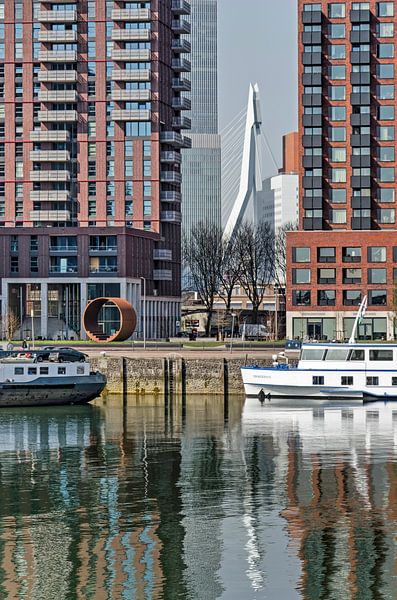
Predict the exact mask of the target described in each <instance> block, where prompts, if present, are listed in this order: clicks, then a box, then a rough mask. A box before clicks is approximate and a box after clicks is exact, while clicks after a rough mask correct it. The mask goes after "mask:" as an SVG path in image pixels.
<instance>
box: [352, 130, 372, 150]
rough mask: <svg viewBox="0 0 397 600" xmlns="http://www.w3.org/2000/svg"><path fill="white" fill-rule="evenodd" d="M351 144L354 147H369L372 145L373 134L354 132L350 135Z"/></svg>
mask: <svg viewBox="0 0 397 600" xmlns="http://www.w3.org/2000/svg"><path fill="white" fill-rule="evenodd" d="M350 145H351V146H352V147H353V148H359V147H368V146H370V145H371V136H370V135H369V133H366V134H364V135H360V134H357V133H354V134H352V135H351V136H350Z"/></svg>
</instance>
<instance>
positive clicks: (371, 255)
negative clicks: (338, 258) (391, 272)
mask: <svg viewBox="0 0 397 600" xmlns="http://www.w3.org/2000/svg"><path fill="white" fill-rule="evenodd" d="M386 259H387V254H386V248H385V247H384V246H371V247H369V248H368V262H378V263H379V262H386Z"/></svg>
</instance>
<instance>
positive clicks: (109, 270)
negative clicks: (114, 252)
mask: <svg viewBox="0 0 397 600" xmlns="http://www.w3.org/2000/svg"><path fill="white" fill-rule="evenodd" d="M98 273H101V274H102V275H112V274H116V273H117V265H109V266H99V267H94V266H91V265H90V275H97V274H98Z"/></svg>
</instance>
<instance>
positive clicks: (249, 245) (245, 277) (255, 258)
mask: <svg viewBox="0 0 397 600" xmlns="http://www.w3.org/2000/svg"><path fill="white" fill-rule="evenodd" d="M236 252H237V253H238V256H239V260H240V263H241V275H240V283H241V285H242V286H243V288H244V291H245V293H246V294H247V296H248V298H249V300H250V302H251V304H252V321H253V323H254V324H255V323H258V313H259V308H260V305H261V303H262V302H263V299H264V297H265V293H266V286H267V285H269V283H270V282H271V281H272V280H273V278H274V269H275V261H274V234H273V231H272V229H271V228H270V226H269V225H268V224H267V223H260V224H259V225H258V226H257V227H253V225H251V224H249V223H247V224H245V225H242V227H241V228H240V230H239V231H238V233H237V236H236Z"/></svg>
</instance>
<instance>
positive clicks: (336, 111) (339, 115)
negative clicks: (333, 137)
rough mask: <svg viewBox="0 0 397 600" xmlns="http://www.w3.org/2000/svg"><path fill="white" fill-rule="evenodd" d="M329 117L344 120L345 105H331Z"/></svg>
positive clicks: (332, 119)
mask: <svg viewBox="0 0 397 600" xmlns="http://www.w3.org/2000/svg"><path fill="white" fill-rule="evenodd" d="M329 118H330V120H331V121H346V107H345V106H331V107H330V115H329Z"/></svg>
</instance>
